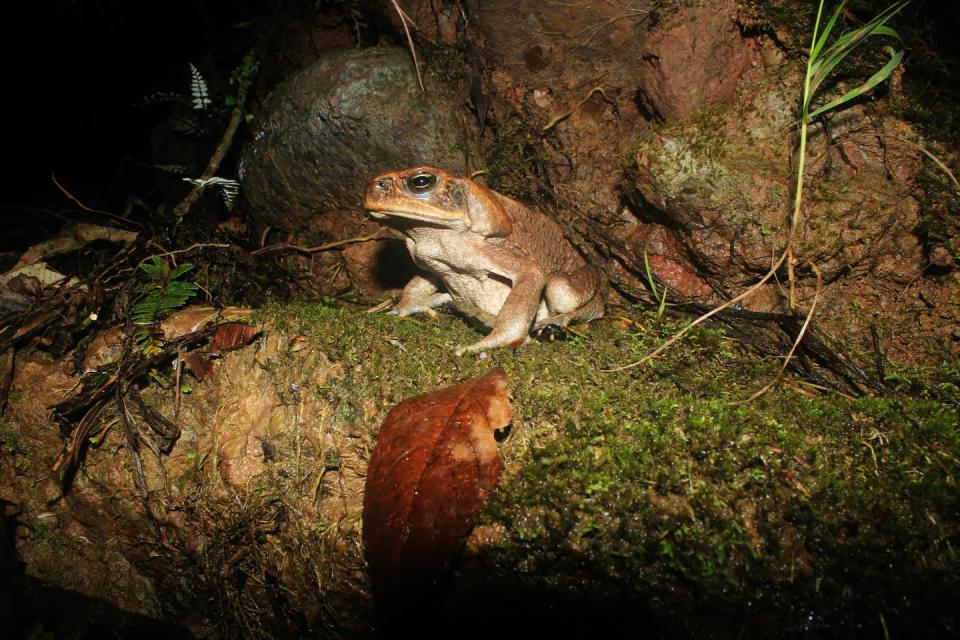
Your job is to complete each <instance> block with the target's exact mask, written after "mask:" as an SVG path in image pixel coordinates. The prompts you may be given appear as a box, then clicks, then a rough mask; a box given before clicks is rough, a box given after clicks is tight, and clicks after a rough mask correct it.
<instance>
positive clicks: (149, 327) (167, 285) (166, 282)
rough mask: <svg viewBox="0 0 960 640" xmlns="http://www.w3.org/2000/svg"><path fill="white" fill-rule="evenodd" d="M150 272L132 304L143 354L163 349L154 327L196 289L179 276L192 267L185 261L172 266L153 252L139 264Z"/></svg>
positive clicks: (194, 292)
mask: <svg viewBox="0 0 960 640" xmlns="http://www.w3.org/2000/svg"><path fill="white" fill-rule="evenodd" d="M140 269H142V270H143V271H144V272H145V273H146V274H147V278H148V279H147V281H146V282H145V283H144V284H142V285H140V287H139V293H140V297H139V299H138V300H137V302H136V303H134V305H133V316H132V320H133V324H134V325H136V327H137V329H136V332H135V333H134V340H135V342H136V344H137V348H138V349H140V351H141V352H142V353H143V354H144V355H148V356H149V355H153V354H155V353H157V352H159V351H160V347H161V344H160V341H159V340H157V338H156V337H155V336H154V333H153V327H154V325H155V324H156V323H157V321H159V320H160V319H161V318H163V317H164V316H166V315H167V314H169V313H170V312H171V311H175V310H176V309H179V308H180V307H182V306H183V305H185V304H186V303H187V301H188V300H189V299H190V298H192V297H193V296H194V295H196V293H197V285H196V284H194V283H193V282H187V281H185V280H180V279H179V278H180V277H181V276H183V275H184V274H186V273H187V272H188V271H190V270H191V269H193V265H192V264H191V263H189V262H184V263H182V264H180V265H178V266H176V267H172V268H171V265H170V263H169V262H167V261H166V260H164V259H163V258H161V257H160V256H151V258H150V261H149V262H144V263H142V264H141V265H140Z"/></svg>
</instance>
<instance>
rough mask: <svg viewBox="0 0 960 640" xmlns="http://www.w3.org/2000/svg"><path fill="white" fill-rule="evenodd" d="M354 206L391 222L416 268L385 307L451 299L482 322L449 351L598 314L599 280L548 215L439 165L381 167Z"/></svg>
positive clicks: (505, 343)
mask: <svg viewBox="0 0 960 640" xmlns="http://www.w3.org/2000/svg"><path fill="white" fill-rule="evenodd" d="M364 207H365V208H366V209H367V211H368V212H369V215H370V217H371V218H373V219H374V220H377V221H379V222H381V223H383V224H385V225H387V226H389V227H391V228H393V229H395V230H397V231H399V232H400V233H401V234H402V235H403V237H404V240H405V241H406V245H407V249H408V250H409V251H410V255H411V256H412V257H413V261H414V263H416V265H417V266H418V267H420V268H421V269H422V270H423V272H424V273H423V274H421V275H416V276H414V277H413V278H412V279H411V280H410V282H409V283H408V284H407V285H406V287H404V289H403V293H402V294H401V296H400V301H399V302H398V303H397V305H396V307H395V308H394V310H393V312H394V313H396V314H398V315H401V316H406V315H409V314H412V313H417V312H423V311H428V310H429V309H431V308H433V307H436V306H439V305H441V304H443V303H445V302H453V303H454V304H455V305H456V306H457V308H458V309H460V310H461V311H462V312H464V313H466V314H467V315H470V316H472V317H475V318H477V319H478V320H480V321H481V322H482V323H483V324H485V325H486V326H488V327H491V328H492V331H491V332H490V333H489V334H488V335H487V336H486V337H485V338H483V339H482V340H479V341H478V342H475V343H474V344H471V345H469V346H467V347H464V348H460V349H457V354H458V355H459V354H462V353H464V352H475V351H481V350H483V349H493V348H497V347H515V346H517V345H519V344H520V343H522V342H523V341H524V340H526V339H527V338H528V336H529V334H530V332H531V331H532V330H537V329H540V328H542V327H544V326H546V325H548V324H555V325H559V326H561V327H566V326H567V325H568V324H570V323H577V322H586V321H589V320H593V319H595V318H599V317H601V316H602V315H603V305H604V294H605V290H606V281H605V279H604V278H603V276H602V275H601V273H600V271H599V270H598V269H597V268H596V267H594V266H593V265H591V264H588V263H587V262H585V261H584V260H583V258H582V257H581V256H580V254H578V253H577V251H576V250H575V249H574V248H573V246H572V245H570V243H569V242H568V241H567V240H566V238H564V237H563V233H562V232H561V231H560V227H559V226H558V225H557V223H556V222H554V221H553V220H552V219H550V218H549V217H547V216H546V215H544V214H543V213H541V212H540V211H537V210H536V209H531V208H528V207H526V206H524V205H522V204H521V203H519V202H517V201H516V200H513V199H512V198H508V197H507V196H504V195H501V194H499V193H496V192H494V191H491V190H489V189H486V188H484V187H483V186H481V185H479V184H477V183H476V182H473V181H472V180H468V179H466V178H457V177H454V176H452V175H450V174H448V173H446V172H445V171H443V170H441V169H436V168H433V167H417V168H414V169H407V170H404V171H388V172H386V173H383V174H380V175H378V176H376V177H374V178H373V179H372V180H370V182H369V183H368V184H367V189H366V194H365V196H364Z"/></svg>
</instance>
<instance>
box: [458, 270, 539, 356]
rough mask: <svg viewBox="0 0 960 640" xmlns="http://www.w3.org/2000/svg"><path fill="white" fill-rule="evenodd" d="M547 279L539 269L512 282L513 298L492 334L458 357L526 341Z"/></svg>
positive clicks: (502, 308) (502, 312)
mask: <svg viewBox="0 0 960 640" xmlns="http://www.w3.org/2000/svg"><path fill="white" fill-rule="evenodd" d="M545 282H546V276H544V274H543V272H542V271H540V270H538V269H531V270H529V271H526V272H525V273H524V274H523V275H521V276H517V277H516V278H515V279H514V281H513V286H512V287H511V289H510V294H509V295H508V296H507V299H506V300H505V301H504V303H503V306H502V307H501V308H500V313H498V314H497V320H496V322H495V323H494V325H493V331H491V332H490V334H489V335H487V337H486V338H484V339H483V340H480V341H478V342H474V343H473V344H471V345H469V346H466V347H460V348H459V349H457V351H456V353H457V355H458V356H459V355H463V354H464V353H476V352H478V351H483V350H484V349H497V348H499V347H516V346H519V345H520V344H521V343H523V341H524V340H526V339H527V337H528V334H529V333H530V327H531V325H533V320H534V318H536V316H537V309H539V308H540V296H541V295H542V294H543V285H544V283H545Z"/></svg>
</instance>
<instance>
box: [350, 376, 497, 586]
mask: <svg viewBox="0 0 960 640" xmlns="http://www.w3.org/2000/svg"><path fill="white" fill-rule="evenodd" d="M511 416H512V411H511V409H510V399H509V391H508V389H507V376H506V374H505V373H504V372H503V369H499V368H497V369H494V370H493V371H491V372H489V373H487V374H485V375H483V376H480V377H478V378H473V379H471V380H467V381H466V382H463V383H461V384H458V385H455V386H452V387H447V388H446V389H441V390H439V391H434V392H432V393H427V394H425V395H421V396H416V397H413V398H408V399H406V400H404V401H403V402H401V403H400V404H398V405H396V406H395V407H394V408H393V409H391V411H390V413H389V414H388V415H387V418H386V420H384V423H383V426H382V427H381V429H380V434H379V435H378V436H377V444H376V447H374V450H373V454H372V455H371V457H370V466H369V468H368V470H367V484H366V492H365V494H364V500H363V539H364V545H365V548H366V554H367V561H368V562H369V566H370V573H371V576H372V577H373V580H374V582H375V586H376V587H377V589H378V591H380V592H381V593H384V592H385V593H398V592H400V591H401V590H404V589H406V588H408V587H414V588H423V587H427V586H429V585H430V584H431V582H432V581H433V579H434V578H436V577H437V576H438V574H439V573H440V572H441V571H442V569H443V568H444V566H445V565H446V564H447V562H448V561H449V560H450V558H451V557H452V556H453V555H454V554H456V553H457V551H458V550H459V549H460V547H461V546H462V545H463V543H464V541H465V540H466V538H467V536H468V535H469V533H470V530H471V529H472V528H473V523H474V520H475V519H476V517H477V515H478V514H479V513H480V509H481V508H482V507H483V505H484V503H485V502H486V499H487V496H488V495H489V493H490V491H491V490H492V489H493V487H494V486H496V484H497V480H498V479H499V477H500V471H501V469H502V468H503V465H502V463H501V462H500V457H499V454H498V452H497V443H496V440H495V439H494V432H496V431H497V430H499V429H502V428H503V427H505V426H507V424H509V422H510V419H511Z"/></svg>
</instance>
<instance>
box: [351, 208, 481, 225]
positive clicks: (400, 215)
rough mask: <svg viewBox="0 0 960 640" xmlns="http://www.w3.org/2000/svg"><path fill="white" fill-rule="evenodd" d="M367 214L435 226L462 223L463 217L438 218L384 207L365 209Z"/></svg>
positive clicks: (378, 217)
mask: <svg viewBox="0 0 960 640" xmlns="http://www.w3.org/2000/svg"><path fill="white" fill-rule="evenodd" d="M367 215H368V216H370V217H371V218H373V219H374V220H381V221H390V220H410V221H415V222H422V223H424V224H427V225H433V226H437V227H452V226H456V225H457V224H460V223H462V221H463V218H459V217H457V218H454V217H449V218H440V217H437V216H434V215H429V214H426V213H417V212H414V211H389V210H384V209H376V210H374V209H367Z"/></svg>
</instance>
